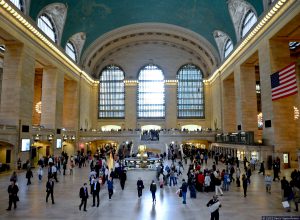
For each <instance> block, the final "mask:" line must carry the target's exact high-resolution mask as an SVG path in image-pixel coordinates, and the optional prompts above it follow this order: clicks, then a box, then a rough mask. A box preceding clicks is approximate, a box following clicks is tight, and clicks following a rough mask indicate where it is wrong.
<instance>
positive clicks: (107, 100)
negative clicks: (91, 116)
mask: <svg viewBox="0 0 300 220" xmlns="http://www.w3.org/2000/svg"><path fill="white" fill-rule="evenodd" d="M108 68H116V69H118V70H119V71H121V72H122V73H123V75H122V77H121V78H122V79H120V80H106V81H107V82H108V85H109V83H110V82H113V81H116V82H117V83H122V84H123V92H114V93H112V92H108V94H119V95H120V94H123V99H122V102H123V104H122V103H121V104H119V105H117V104H115V105H109V107H110V108H109V107H107V110H102V111H101V110H100V107H101V106H104V107H105V106H108V105H107V104H102V105H101V103H100V101H101V97H100V96H101V91H100V90H101V87H100V86H101V81H102V80H101V77H102V74H103V72H104V71H106V70H107V69H108ZM119 77H120V76H119ZM124 80H125V72H124V70H123V69H122V68H121V67H120V66H118V65H115V64H110V65H107V66H105V67H104V68H103V69H102V70H101V71H100V75H99V87H98V119H103V120H105V119H124V118H125V113H126V111H125V110H126V109H125V108H126V106H125V96H126V94H125V82H124ZM115 88H116V87H115ZM112 97H116V96H115V95H114V96H112ZM109 101H110V100H109V99H104V103H105V102H106V103H109ZM113 106H119V107H120V106H121V107H123V108H122V110H118V111H114V112H121V113H123V116H109V113H112V112H113V111H112V110H111V108H112V107H113ZM100 112H104V113H105V112H106V113H108V116H105V117H104V116H100Z"/></svg>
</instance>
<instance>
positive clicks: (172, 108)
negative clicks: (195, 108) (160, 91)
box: [164, 84, 177, 128]
mask: <svg viewBox="0 0 300 220" xmlns="http://www.w3.org/2000/svg"><path fill="white" fill-rule="evenodd" d="M165 92H166V99H165V100H166V118H165V125H164V127H165V128H176V127H177V123H176V122H177V84H174V85H168V84H165Z"/></svg>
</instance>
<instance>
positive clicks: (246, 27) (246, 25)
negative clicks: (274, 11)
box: [242, 10, 257, 37]
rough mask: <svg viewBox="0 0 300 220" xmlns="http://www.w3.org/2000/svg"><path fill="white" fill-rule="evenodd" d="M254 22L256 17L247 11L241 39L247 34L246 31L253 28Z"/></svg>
mask: <svg viewBox="0 0 300 220" xmlns="http://www.w3.org/2000/svg"><path fill="white" fill-rule="evenodd" d="M256 21H257V17H256V15H255V14H254V12H253V11H252V10H249V11H248V13H247V15H246V16H245V18H244V21H243V24H242V37H244V36H245V35H246V34H247V33H248V31H249V30H250V29H251V28H252V27H253V25H254V24H255V23H256Z"/></svg>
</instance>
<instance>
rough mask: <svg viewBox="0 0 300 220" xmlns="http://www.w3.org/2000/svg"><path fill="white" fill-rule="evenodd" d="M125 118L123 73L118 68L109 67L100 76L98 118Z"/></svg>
mask: <svg viewBox="0 0 300 220" xmlns="http://www.w3.org/2000/svg"><path fill="white" fill-rule="evenodd" d="M124 117H125V87H124V72H123V71H122V70H121V68H120V67H118V66H115V65H110V66H107V67H105V68H104V69H103V70H102V72H101V74H100V82H99V118H124Z"/></svg>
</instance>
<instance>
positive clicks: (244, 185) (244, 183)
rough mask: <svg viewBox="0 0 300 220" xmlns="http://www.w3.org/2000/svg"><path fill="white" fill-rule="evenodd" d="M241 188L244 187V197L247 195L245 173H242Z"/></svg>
mask: <svg viewBox="0 0 300 220" xmlns="http://www.w3.org/2000/svg"><path fill="white" fill-rule="evenodd" d="M242 182H243V189H244V197H246V196H247V188H248V178H247V177H246V175H245V174H243V175H242Z"/></svg>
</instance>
